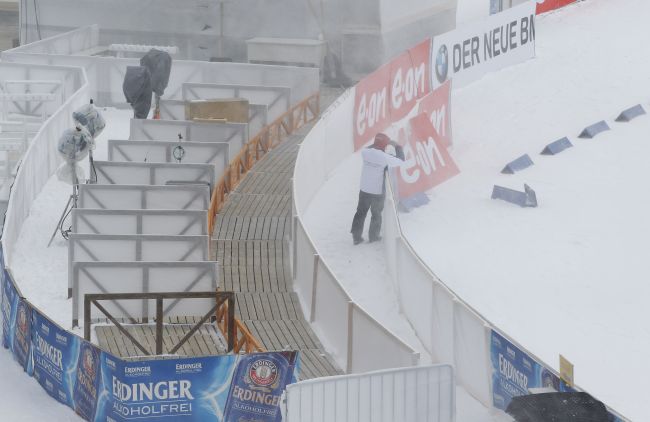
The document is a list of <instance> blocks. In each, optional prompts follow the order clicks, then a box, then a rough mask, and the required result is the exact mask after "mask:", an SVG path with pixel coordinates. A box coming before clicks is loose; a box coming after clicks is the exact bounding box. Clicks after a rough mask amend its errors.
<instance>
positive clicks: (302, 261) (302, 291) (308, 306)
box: [292, 179, 318, 319]
mask: <svg viewBox="0 0 650 422" xmlns="http://www.w3.org/2000/svg"><path fill="white" fill-rule="evenodd" d="M294 183H295V179H294ZM293 227H294V233H295V234H294V236H293V240H292V242H293V243H294V248H293V267H292V268H293V289H294V290H295V292H296V294H297V295H298V298H299V299H300V306H301V308H302V313H303V314H304V315H305V317H306V318H307V319H309V318H311V313H312V299H313V297H314V296H313V294H314V277H315V274H316V273H315V272H314V268H315V264H316V259H318V257H317V255H316V250H315V249H314V248H313V246H312V244H311V242H310V240H309V237H308V236H307V233H306V232H305V228H304V227H303V225H302V222H301V221H300V220H299V219H298V217H294V222H293ZM297 255H299V256H297ZM310 257H311V259H309V258H310Z"/></svg>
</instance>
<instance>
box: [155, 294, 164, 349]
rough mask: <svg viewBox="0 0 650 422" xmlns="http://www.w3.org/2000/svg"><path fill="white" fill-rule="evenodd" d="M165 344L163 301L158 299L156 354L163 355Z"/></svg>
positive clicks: (160, 298)
mask: <svg viewBox="0 0 650 422" xmlns="http://www.w3.org/2000/svg"><path fill="white" fill-rule="evenodd" d="M162 343H163V299H162V297H158V298H156V354H157V355H162Z"/></svg>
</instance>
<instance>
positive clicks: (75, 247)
mask: <svg viewBox="0 0 650 422" xmlns="http://www.w3.org/2000/svg"><path fill="white" fill-rule="evenodd" d="M208 239H209V237H208V236H167V235H152V234H149V235H108V234H74V233H73V234H70V238H69V239H68V262H69V267H70V268H71V267H72V262H73V261H86V262H91V261H94V262H108V261H125V262H126V261H206V260H207V259H208V257H209V243H208Z"/></svg>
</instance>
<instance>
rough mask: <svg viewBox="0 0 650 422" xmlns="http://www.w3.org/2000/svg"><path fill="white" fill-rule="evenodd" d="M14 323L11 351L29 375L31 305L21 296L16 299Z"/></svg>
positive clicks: (30, 363) (30, 367) (30, 361)
mask: <svg viewBox="0 0 650 422" xmlns="http://www.w3.org/2000/svg"><path fill="white" fill-rule="evenodd" d="M12 325H14V326H15V327H14V335H13V342H12V345H11V351H12V352H13V354H14V359H16V361H17V362H18V364H19V365H20V366H22V367H23V369H24V370H25V371H27V372H28V373H29V374H30V375H31V373H32V360H31V355H30V353H31V345H32V307H31V306H30V305H29V303H27V301H26V300H25V299H23V298H19V299H18V305H17V306H16V320H15V323H14V324H12Z"/></svg>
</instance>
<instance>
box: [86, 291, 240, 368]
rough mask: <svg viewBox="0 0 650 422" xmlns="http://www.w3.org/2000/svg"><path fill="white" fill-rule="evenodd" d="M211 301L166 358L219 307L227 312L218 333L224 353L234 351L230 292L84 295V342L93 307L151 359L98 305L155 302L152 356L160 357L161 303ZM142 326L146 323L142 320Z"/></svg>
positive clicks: (233, 298)
mask: <svg viewBox="0 0 650 422" xmlns="http://www.w3.org/2000/svg"><path fill="white" fill-rule="evenodd" d="M212 298H214V299H215V305H214V306H213V307H212V309H210V310H209V311H208V312H206V313H205V314H204V315H203V316H202V317H201V319H200V320H199V321H198V322H197V323H196V324H194V325H193V326H192V328H191V329H190V331H189V332H188V333H187V334H185V336H184V337H183V338H181V339H180V340H179V341H178V342H177V343H176V344H175V345H174V346H172V348H171V349H170V350H169V354H171V355H173V354H174V353H176V352H177V351H178V350H179V349H180V348H181V347H182V346H183V345H184V344H185V343H186V342H187V341H188V340H189V339H190V337H192V336H193V335H194V333H196V332H197V331H198V330H199V329H200V328H201V326H202V325H203V324H205V323H206V322H208V320H210V319H211V318H213V317H214V316H215V315H216V314H217V312H218V310H219V308H220V307H222V306H223V305H224V304H227V308H226V309H227V312H226V313H224V316H223V318H224V320H225V321H226V322H227V329H225V330H224V329H222V330H221V332H222V334H223V335H224V337H226V339H227V342H228V352H231V351H233V349H234V348H235V338H236V337H235V333H236V331H235V308H234V303H235V295H234V293H232V292H164V293H100V294H87V295H85V296H84V338H85V339H86V340H87V341H90V332H91V324H92V319H91V314H92V312H91V310H92V306H95V307H96V308H97V309H98V310H99V311H100V312H101V313H102V314H104V315H105V316H106V318H108V319H109V321H111V322H112V323H113V324H114V325H115V326H116V327H117V329H118V330H120V332H121V333H122V334H124V335H125V336H126V337H127V338H128V339H129V340H130V341H131V342H132V343H133V344H134V345H135V346H136V347H137V348H138V349H140V351H141V352H142V353H144V354H145V355H146V356H151V355H152V353H151V352H150V351H149V350H147V348H146V347H144V346H143V345H142V344H141V343H140V342H139V341H138V340H137V339H136V338H135V337H133V335H132V334H131V333H129V331H128V330H127V329H126V328H124V326H123V325H122V323H121V322H119V321H118V320H117V318H115V317H114V316H113V315H112V314H111V313H110V312H109V311H108V310H106V308H104V307H103V306H102V305H101V304H100V303H99V302H100V301H104V300H110V301H116V300H143V299H145V300H147V299H153V300H155V301H156V349H155V352H154V354H155V355H161V354H162V353H163V326H164V325H163V320H164V308H163V301H164V300H165V299H173V300H176V301H177V300H181V299H212ZM145 322H146V320H145Z"/></svg>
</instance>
